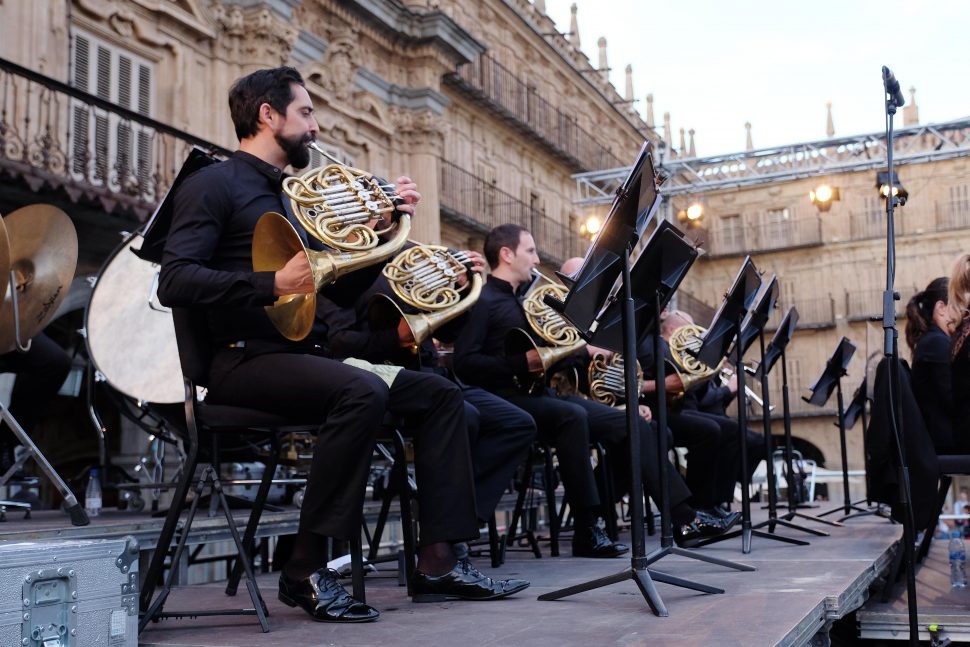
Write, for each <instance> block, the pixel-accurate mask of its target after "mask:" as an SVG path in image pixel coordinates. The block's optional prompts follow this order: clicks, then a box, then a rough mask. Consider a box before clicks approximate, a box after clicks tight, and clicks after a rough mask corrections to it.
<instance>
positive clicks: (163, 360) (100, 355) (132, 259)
mask: <svg viewBox="0 0 970 647" xmlns="http://www.w3.org/2000/svg"><path fill="white" fill-rule="evenodd" d="M142 242H143V239H142V236H141V234H134V235H132V236H130V237H129V238H127V239H126V240H125V242H123V243H122V244H121V246H120V247H118V249H116V250H115V251H114V252H113V253H112V255H111V257H110V258H109V259H108V261H107V262H106V263H105V264H104V267H102V268H101V272H100V273H99V274H98V277H97V282H96V283H95V284H94V291H93V292H92V293H91V301H90V302H89V303H88V309H87V312H86V313H85V316H84V327H85V329H86V330H87V347H88V356H89V357H90V358H91V361H92V362H93V363H94V366H95V368H96V369H97V370H98V371H99V372H100V373H101V374H102V375H103V376H104V378H105V379H106V380H107V382H108V384H110V385H111V386H112V387H114V388H115V389H117V390H118V391H120V392H121V393H123V394H125V395H127V396H128V397H130V398H134V399H135V400H141V401H144V402H151V403H155V404H175V403H179V402H184V401H185V388H184V386H183V382H182V368H181V366H180V364H179V354H178V347H177V346H176V344H175V326H174V324H173V323H172V313H171V311H170V310H169V309H168V308H165V307H163V306H162V305H161V304H159V303H158V298H157V297H156V296H155V291H156V289H157V287H158V269H159V266H158V265H157V264H155V263H151V262H149V261H145V260H142V259H140V258H138V257H137V256H136V255H135V254H134V253H133V251H132V250H133V249H140V248H141V245H142Z"/></svg>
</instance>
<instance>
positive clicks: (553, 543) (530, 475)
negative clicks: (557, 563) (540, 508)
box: [503, 442, 559, 559]
mask: <svg viewBox="0 0 970 647" xmlns="http://www.w3.org/2000/svg"><path fill="white" fill-rule="evenodd" d="M540 458H541V459H542V464H541V466H540V465H539V460H540ZM537 468H538V469H537ZM537 475H538V476H539V478H540V481H541V484H542V485H541V489H542V491H543V493H544V494H545V499H546V500H545V505H546V518H547V519H548V520H549V541H550V552H551V553H552V556H553V557H558V556H559V513H558V512H557V510H556V480H555V479H556V472H555V468H554V466H553V461H552V448H551V447H549V446H548V445H546V444H544V443H541V442H535V443H533V444H532V447H530V448H529V453H528V454H527V455H526V459H525V463H524V465H523V471H522V479H521V480H520V481H519V484H518V497H517V498H516V501H515V509H514V510H513V511H512V520H511V522H510V523H509V526H508V529H507V530H506V535H505V537H504V538H503V542H504V543H505V545H506V546H507V547H508V548H506V550H509V549H510V548H511V547H512V546H514V545H515V542H516V541H517V540H519V539H520V538H524V539H525V540H526V541H527V542H528V544H529V550H530V551H531V552H532V554H533V555H535V557H536V558H537V559H538V558H540V557H542V552H541V551H540V550H539V542H538V540H537V538H536V534H535V517H534V515H528V517H531V519H527V515H526V514H525V511H526V509H527V508H528V509H529V510H534V509H535V506H531V505H528V506H527V503H526V499H527V498H528V495H529V493H530V492H531V491H532V490H534V489H535V488H534V487H533V485H534V483H535V478H536V476H537ZM530 521H531V523H530ZM520 522H521V524H522V532H519V530H518V527H519V524H520Z"/></svg>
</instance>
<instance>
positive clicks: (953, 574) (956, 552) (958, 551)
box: [949, 530, 967, 589]
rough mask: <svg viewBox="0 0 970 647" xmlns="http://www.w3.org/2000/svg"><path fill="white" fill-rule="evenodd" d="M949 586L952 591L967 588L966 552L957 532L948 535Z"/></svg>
mask: <svg viewBox="0 0 970 647" xmlns="http://www.w3.org/2000/svg"><path fill="white" fill-rule="evenodd" d="M949 552H950V586H951V587H952V588H954V589H964V588H966V587H967V571H966V565H967V550H966V548H965V547H964V545H963V535H962V534H961V532H960V531H959V530H954V531H953V532H951V533H950V544H949Z"/></svg>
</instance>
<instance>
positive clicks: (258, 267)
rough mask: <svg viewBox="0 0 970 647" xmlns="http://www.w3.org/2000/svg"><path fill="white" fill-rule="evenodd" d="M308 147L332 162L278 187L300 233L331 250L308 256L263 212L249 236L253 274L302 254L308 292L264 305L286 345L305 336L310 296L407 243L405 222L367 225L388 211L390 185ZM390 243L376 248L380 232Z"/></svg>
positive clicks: (278, 218)
mask: <svg viewBox="0 0 970 647" xmlns="http://www.w3.org/2000/svg"><path fill="white" fill-rule="evenodd" d="M310 147H311V148H313V149H314V150H316V151H317V152H319V153H321V154H323V155H325V156H327V157H329V158H330V159H331V161H333V162H334V163H333V164H328V165H326V166H322V167H317V168H312V169H310V170H308V171H306V172H305V173H304V174H303V175H300V176H293V177H288V178H286V179H285V180H284V181H283V192H284V193H285V194H286V195H287V196H288V197H289V198H290V205H291V207H292V209H293V214H294V215H295V216H296V218H297V220H298V221H299V223H300V226H301V227H303V229H305V230H306V232H307V233H308V234H309V235H311V236H313V237H314V238H316V239H317V240H319V241H321V242H322V243H324V244H326V245H328V246H329V247H331V248H332V249H333V251H317V250H311V249H309V248H307V247H306V246H304V245H303V241H302V240H301V239H300V235H299V234H298V233H297V232H296V229H295V228H294V227H293V225H292V224H290V221H289V220H287V219H286V217H284V216H282V215H280V214H278V213H274V212H267V213H264V214H263V215H262V216H261V217H260V219H259V221H257V223H256V228H255V230H254V231H253V270H255V271H257V272H276V271H278V270H280V269H282V268H283V266H284V265H286V263H287V261H289V260H290V259H291V258H292V257H293V256H294V255H296V254H299V253H300V252H302V253H303V254H304V255H305V256H306V258H307V262H308V263H309V264H310V270H311V272H312V274H313V285H314V291H313V292H311V293H309V294H287V295H283V296H281V297H280V298H279V299H277V300H276V303H275V304H273V305H271V306H266V307H265V309H266V313H267V315H268V316H269V318H270V321H272V322H273V325H274V326H276V329H277V330H279V331H280V333H281V334H282V335H283V336H284V337H286V338H287V339H291V340H293V341H299V340H301V339H303V338H305V337H306V336H307V335H308V334H310V330H311V329H312V327H313V319H314V316H315V313H316V293H317V292H319V291H320V290H321V289H322V288H323V287H325V286H327V285H329V284H331V283H333V282H334V281H336V280H337V279H338V278H339V277H341V276H343V275H345V274H349V273H350V272H353V271H355V270H358V269H360V268H362V267H367V266H368V265H373V264H374V263H379V262H381V261H383V260H385V259H387V258H390V257H391V256H393V255H394V254H396V253H397V252H398V250H400V249H401V247H403V246H404V244H405V243H406V242H407V238H408V234H409V233H410V231H411V218H410V216H408V215H407V214H403V215H401V217H400V219H398V220H397V223H396V224H393V225H389V226H386V227H383V228H373V227H372V225H371V223H372V222H373V221H375V220H377V221H378V222H383V215H384V214H386V213H392V212H394V210H395V209H396V204H395V202H394V200H395V196H394V195H393V193H389V192H388V191H387V190H386V189H391V188H392V187H391V185H387V184H384V183H382V182H381V180H380V179H379V178H377V177H375V176H374V175H372V174H370V173H368V172H366V171H362V170H360V169H356V168H353V167H350V166H347V165H345V164H342V163H340V162H339V160H336V159H334V158H333V157H332V156H331V155H329V154H328V153H327V152H326V151H324V150H323V149H322V148H320V146H319V145H317V144H316V143H315V142H312V143H311V144H310ZM385 233H390V238H389V239H388V240H386V241H385V242H384V243H380V239H379V236H380V235H381V234H385Z"/></svg>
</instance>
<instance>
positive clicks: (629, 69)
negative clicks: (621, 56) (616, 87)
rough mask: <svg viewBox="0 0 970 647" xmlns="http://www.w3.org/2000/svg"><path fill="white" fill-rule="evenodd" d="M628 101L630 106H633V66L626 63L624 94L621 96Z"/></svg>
mask: <svg viewBox="0 0 970 647" xmlns="http://www.w3.org/2000/svg"><path fill="white" fill-rule="evenodd" d="M623 98H624V99H626V100H627V101H629V102H630V107H631V108H632V107H633V66H632V65H630V64H627V66H626V95H625V96H624V97H623Z"/></svg>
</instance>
